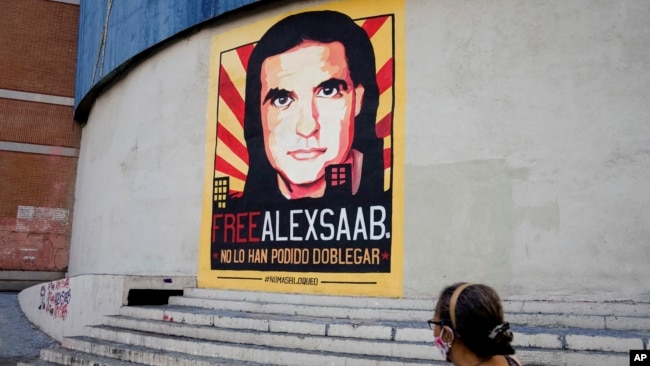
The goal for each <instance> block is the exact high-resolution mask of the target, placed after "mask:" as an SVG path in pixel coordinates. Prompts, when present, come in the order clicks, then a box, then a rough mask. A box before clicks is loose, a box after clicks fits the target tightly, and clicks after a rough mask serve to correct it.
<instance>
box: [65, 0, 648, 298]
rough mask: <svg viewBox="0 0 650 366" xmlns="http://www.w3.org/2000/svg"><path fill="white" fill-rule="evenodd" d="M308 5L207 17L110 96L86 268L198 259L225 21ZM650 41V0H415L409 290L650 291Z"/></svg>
mask: <svg viewBox="0 0 650 366" xmlns="http://www.w3.org/2000/svg"><path fill="white" fill-rule="evenodd" d="M309 4H314V2H310V3H309ZM309 4H302V3H301V4H293V5H291V6H290V7H285V8H276V9H274V10H272V11H271V12H268V13H256V14H254V15H252V16H251V17H246V16H242V15H239V16H238V17H237V19H231V20H226V21H222V23H220V24H215V25H212V26H209V27H206V28H204V29H203V30H201V31H200V32H198V33H196V34H194V35H191V36H189V37H188V38H185V39H182V40H179V41H176V42H173V43H172V44H170V45H169V46H168V47H166V48H164V49H163V50H161V51H160V52H157V53H155V54H154V55H153V56H151V58H149V59H147V60H145V61H144V62H142V63H141V64H139V65H138V66H137V67H136V68H135V69H133V70H132V71H130V72H129V73H128V74H126V75H125V77H124V78H123V79H121V80H119V81H118V82H117V83H115V84H114V85H112V86H111V87H110V88H108V89H107V91H106V92H105V93H103V94H102V95H101V96H100V97H99V98H98V99H97V101H96V103H95V105H94V106H93V108H92V111H91V114H90V118H89V121H88V124H87V125H86V126H85V127H84V129H83V137H82V147H81V154H80V157H79V170H78V178H77V184H76V187H77V192H76V206H75V213H74V225H73V235H72V250H71V258H70V275H72V276H74V275H80V274H130V275H183V276H184V275H190V276H191V275H195V274H196V271H197V251H198V236H199V220H200V211H201V199H202V197H201V192H202V186H203V174H204V171H203V170H204V158H205V152H204V148H205V136H204V135H205V131H206V128H205V122H206V100H207V87H208V85H207V81H208V70H207V68H208V63H209V52H210V40H211V37H212V36H213V35H215V34H217V33H219V32H223V31H225V30H227V29H233V28H236V27H238V26H240V25H243V24H247V23H248V22H250V21H255V19H259V18H260V17H264V16H267V15H268V14H278V13H282V12H284V11H287V10H290V9H295V8H298V7H299V6H302V5H309ZM648 49H650V3H649V2H647V1H643V0H636V1H632V0H627V1H617V2H610V1H588V0H576V1H570V2H566V1H550V2H536V1H523V2H522V1H516V0H501V1H489V2H476V1H469V0H467V1H458V0H445V1H442V0H428V1H425V0H407V7H406V52H407V55H406V57H407V59H406V74H407V95H406V98H407V101H406V121H405V123H406V167H405V182H406V187H405V211H406V217H405V220H404V221H405V230H404V231H405V233H406V234H405V238H404V239H405V241H404V243H405V244H404V247H405V255H404V257H405V261H406V265H405V266H404V268H405V272H404V274H405V276H404V295H405V296H431V295H435V294H437V292H438V291H439V290H440V289H441V288H442V287H443V286H445V285H448V284H450V283H453V282H456V281H461V280H462V281H480V282H486V283H489V284H491V285H493V286H495V287H496V288H497V289H498V290H499V291H500V293H502V295H503V296H504V297H507V298H517V299H566V300H595V301H611V300H636V301H650V282H649V281H648V279H649V278H650V265H649V263H650V225H648V223H649V222H650V190H649V189H648V188H647V186H648V182H650V121H649V118H650V106H649V103H648V101H647V99H648V92H649V91H650V67H649V66H650V53H649V52H648V51H647V50H648ZM397 61H398V62H399V60H397ZM397 122H400V121H397Z"/></svg>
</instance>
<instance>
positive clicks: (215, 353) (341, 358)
mask: <svg viewBox="0 0 650 366" xmlns="http://www.w3.org/2000/svg"><path fill="white" fill-rule="evenodd" d="M186 327H189V326H186ZM90 333H91V336H90V337H70V338H65V339H64V341H63V343H62V344H63V345H64V347H66V348H71V349H75V350H79V351H82V352H89V353H97V354H100V355H103V356H107V357H110V356H111V355H113V354H121V355H124V356H120V358H121V359H123V360H127V359H129V360H134V361H136V360H137V361H138V362H142V363H146V364H150V365H196V364H197V363H196V361H195V360H196V358H197V357H200V358H203V359H204V360H207V359H220V360H223V362H225V363H223V364H224V365H249V364H250V365H258V364H259V365H294V366H303V365H355V366H371V365H373V366H422V365H443V364H444V363H443V362H433V363H432V362H431V361H425V360H414V359H397V358H391V357H381V356H360V355H350V354H346V353H344V352H340V351H339V352H327V351H319V350H311V351H308V350H300V349H296V348H280V347H261V346H258V345H254V344H238V343H229V342H223V341H207V340H203V339H197V338H188V337H180V336H173V335H162V334H152V333H147V332H140V331H134V330H124V329H119V328H113V327H108V326H98V327H92V328H91V332H90ZM161 352H164V354H169V353H171V354H174V355H179V356H177V357H176V358H177V359H176V360H175V361H174V362H173V363H166V362H168V361H166V360H155V359H152V358H151V356H150V355H158V354H161ZM127 355H128V356H127ZM207 362H212V361H207ZM207 364H213V365H214V364H217V365H218V364H219V363H207Z"/></svg>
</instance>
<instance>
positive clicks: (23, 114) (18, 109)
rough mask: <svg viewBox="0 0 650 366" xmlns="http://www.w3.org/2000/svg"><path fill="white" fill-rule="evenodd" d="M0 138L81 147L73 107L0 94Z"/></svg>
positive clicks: (79, 132) (78, 125) (79, 126)
mask: <svg viewBox="0 0 650 366" xmlns="http://www.w3.org/2000/svg"><path fill="white" fill-rule="evenodd" d="M0 141H12V142H24V143H30V144H37V145H52V146H64V147H75V148H78V147H79V141H81V125H80V124H79V123H77V122H75V121H73V120H72V107H68V106H60V105H54V104H45V103H35V102H26V101H21V100H11V99H3V98H0Z"/></svg>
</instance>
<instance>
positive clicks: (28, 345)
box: [0, 292, 58, 366]
mask: <svg viewBox="0 0 650 366" xmlns="http://www.w3.org/2000/svg"><path fill="white" fill-rule="evenodd" d="M56 344H58V342H57V341H56V340H54V339H52V338H50V337H49V336H48V335H47V334H45V333H43V332H41V331H40V330H39V329H38V328H37V327H36V326H34V325H33V324H32V323H31V322H30V321H29V320H28V319H27V318H26V317H25V315H24V314H23V312H22V310H20V306H19V305H18V293H17V292H0V366H9V365H11V366H16V363H18V362H19V361H31V360H35V359H37V358H38V357H39V352H40V350H41V349H42V348H47V347H51V346H54V345H56Z"/></svg>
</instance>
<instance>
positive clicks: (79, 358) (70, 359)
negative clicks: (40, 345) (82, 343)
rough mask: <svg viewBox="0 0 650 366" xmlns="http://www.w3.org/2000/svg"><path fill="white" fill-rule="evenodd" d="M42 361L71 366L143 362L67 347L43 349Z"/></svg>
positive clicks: (119, 365)
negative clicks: (126, 360) (127, 360)
mask: <svg viewBox="0 0 650 366" xmlns="http://www.w3.org/2000/svg"><path fill="white" fill-rule="evenodd" d="M41 361H42V362H47V364H50V365H69V366H127V365H128V366H136V365H141V364H136V363H131V362H124V361H120V360H119V359H116V358H114V357H103V356H100V355H97V354H92V353H87V352H79V351H75V350H71V349H66V348H46V349H43V350H41Z"/></svg>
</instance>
